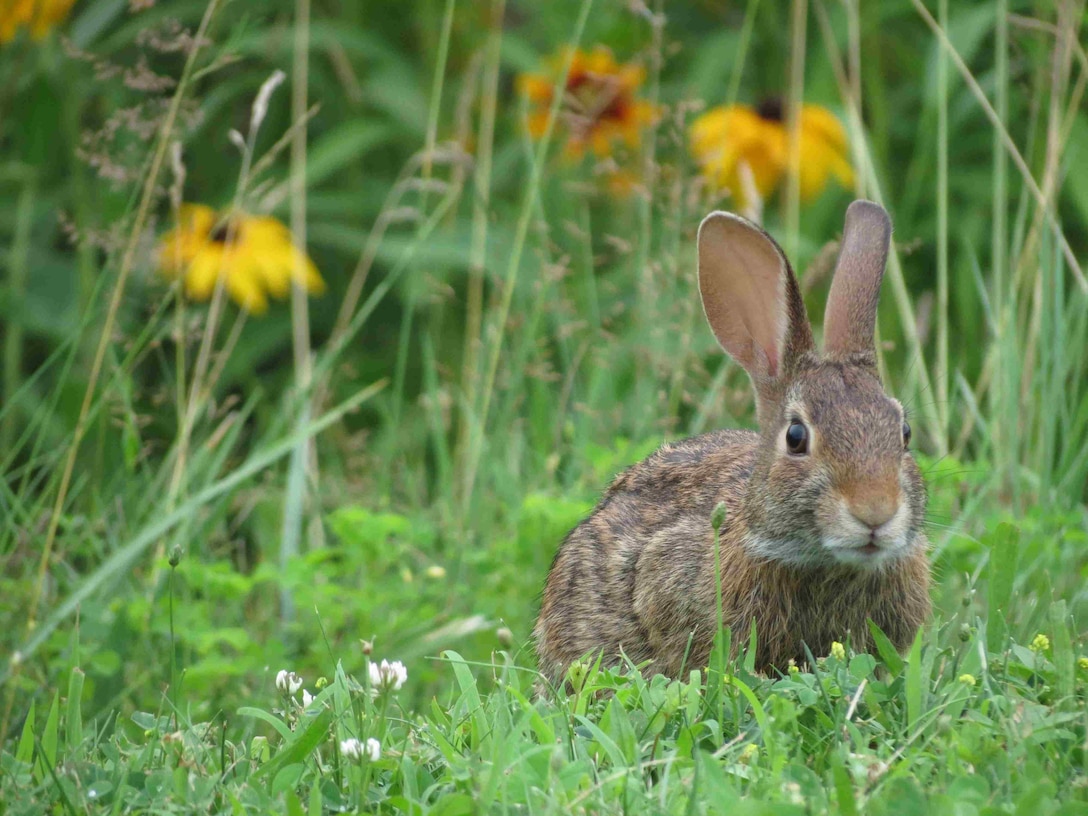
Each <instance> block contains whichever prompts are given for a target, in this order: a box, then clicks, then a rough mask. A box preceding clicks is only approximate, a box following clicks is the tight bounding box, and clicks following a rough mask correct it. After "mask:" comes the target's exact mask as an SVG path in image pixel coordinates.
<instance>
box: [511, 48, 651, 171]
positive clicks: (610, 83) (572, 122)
mask: <svg viewBox="0 0 1088 816" xmlns="http://www.w3.org/2000/svg"><path fill="white" fill-rule="evenodd" d="M568 56H570V59H571V66H570V73H569V74H568V75H567V82H566V85H565V86H564V90H563V99H562V102H561V104H560V107H559V122H558V123H559V124H560V125H561V126H562V127H563V129H564V130H565V132H566V138H567V141H566V145H565V153H566V154H567V156H569V157H572V158H578V157H580V156H582V155H584V154H585V151H586V148H589V149H591V150H592V151H593V153H594V154H596V155H597V156H608V155H611V153H612V150H613V148H614V147H615V146H616V144H617V143H621V144H625V145H627V146H628V147H631V148H634V147H638V145H639V142H640V140H641V131H642V126H643V125H645V124H647V123H648V122H650V121H652V120H653V117H654V108H653V106H652V105H651V104H650V103H648V102H645V101H643V100H640V99H637V98H636V96H635V94H636V92H637V91H638V89H639V87H641V85H642V83H643V81H644V80H645V78H646V72H645V71H644V70H643V69H642V68H641V67H639V66H638V65H634V64H631V63H627V64H623V65H621V64H619V63H617V62H616V58H615V57H614V56H613V55H612V52H611V51H610V50H609V49H608V48H606V47H605V46H603V45H598V46H596V47H595V48H594V49H593V50H592V51H588V52H587V51H581V50H575V51H574V53H573V55H571V54H570V52H569V51H563V52H560V53H559V54H558V55H556V56H555V57H553V58H552V60H551V63H552V64H551V68H550V70H549V71H548V72H546V73H542V74H522V75H521V76H519V77H518V90H519V91H521V93H522V94H523V95H524V96H525V97H526V98H527V99H528V100H529V102H530V104H531V105H532V110H531V111H530V112H529V120H528V128H529V135H530V136H532V137H533V138H534V139H538V138H540V137H541V136H543V135H544V131H545V129H546V128H547V124H548V112H549V110H550V109H551V105H552V99H553V94H554V92H555V86H556V83H557V82H558V81H559V79H560V77H561V76H562V71H563V66H564V65H566V60H567V57H568Z"/></svg>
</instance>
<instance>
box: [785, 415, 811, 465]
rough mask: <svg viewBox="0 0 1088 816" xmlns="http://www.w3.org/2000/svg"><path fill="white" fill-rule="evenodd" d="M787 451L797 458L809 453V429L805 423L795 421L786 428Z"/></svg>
mask: <svg viewBox="0 0 1088 816" xmlns="http://www.w3.org/2000/svg"><path fill="white" fill-rule="evenodd" d="M786 450H788V451H789V452H790V453H792V454H794V455H796V456H800V455H802V454H805V453H808V428H806V427H805V423H803V422H800V421H798V420H796V419H795V420H793V422H791V423H790V425H789V427H788V428H786Z"/></svg>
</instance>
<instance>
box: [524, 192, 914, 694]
mask: <svg viewBox="0 0 1088 816" xmlns="http://www.w3.org/2000/svg"><path fill="white" fill-rule="evenodd" d="M712 219H718V220H717V221H714V222H712ZM851 219H853V223H852V220H851ZM708 224H709V225H710V227H709V228H708V226H707V225H708ZM708 229H711V230H716V231H717V232H711V233H709V234H708V233H707V230H708ZM889 233H890V227H888V226H887V221H886V216H884V214H883V211H882V210H879V208H876V206H875V205H872V204H868V203H867V202H866V203H863V204H861V205H859V204H855V205H853V206H852V207H851V210H850V212H849V213H848V217H847V229H846V231H845V235H844V246H843V249H842V253H841V256H840V262H839V267H838V270H837V272H836V280H835V283H834V284H833V288H832V293H831V296H830V297H829V304H828V319H827V320H826V321H825V347H824V353H823V354H822V355H821V354H819V353H817V352H816V350H815V348H814V343H813V340H812V334H811V330H810V329H809V326H808V321H807V317H806V316H805V311H804V304H803V302H802V301H801V298H800V293H799V290H798V289H797V286H796V281H795V279H794V277H793V273H792V271H791V270H790V269H789V266H788V264H786V262H785V259H784V257H782V255H781V250H779V249H778V247H777V245H776V244H775V243H774V242H773V241H772V240H771V239H770V237H769V236H767V235H766V234H765V233H763V232H762V231H761V230H759V229H758V228H757V227H755V226H753V225H751V224H748V223H747V222H744V221H743V220H741V219H738V218H736V217H735V216H725V215H723V214H713V215H711V216H709V217H708V219H707V221H706V222H704V227H703V228H702V229H701V231H700V285H701V289H702V291H703V299H704V307H705V308H706V312H707V316H708V319H709V321H710V323H711V326H712V328H714V331H715V334H717V335H718V338H719V340H720V341H721V342H722V345H723V346H724V347H725V348H726V350H727V351H729V352H730V353H731V354H732V355H733V356H734V357H735V358H736V359H737V360H738V362H740V363H741V364H742V365H743V366H744V367H745V368H746V369H747V370H748V372H749V374H750V375H751V376H752V380H753V383H754V385H755V389H756V395H757V407H758V409H759V410H758V414H759V420H760V425H761V428H762V431H761V432H760V433H758V434H757V433H753V432H748V431H718V432H714V433H709V434H704V435H702V436H698V437H695V438H692V439H686V440H683V441H680V442H676V443H673V444H667V445H665V446H663V447H662V448H660V449H659V450H658V451H657V452H656V453H654V454H653V455H652V456H650V457H649V458H648V459H646V460H645V461H643V462H641V463H639V464H637V465H635V466H634V467H632V468H630V469H628V470H627V471H625V472H624V473H622V474H621V475H620V476H619V477H617V478H616V480H615V481H614V482H613V484H612V485H611V487H610V488H609V489H608V491H607V493H606V495H605V496H604V498H603V500H602V501H601V503H600V504H599V505H598V507H597V508H596V510H595V511H594V512H593V514H592V515H591V516H590V517H589V518H588V519H586V520H585V521H584V522H582V524H580V525H579V526H578V527H577V528H575V530H574V531H572V532H571V534H570V535H569V536H568V537H567V539H566V541H565V542H564V543H563V545H562V547H561V549H560V551H559V553H558V555H557V556H556V558H555V561H554V563H553V565H552V569H551V573H550V575H549V577H548V582H547V585H546V587H545V591H544V597H543V603H542V607H541V611H540V618H539V620H538V622H537V626H536V630H535V636H536V641H537V653H538V657H539V664H540V669H541V671H542V672H543V673H544V675H545V677H546V678H547V679H548V680H549V681H550V682H552V683H555V684H559V683H561V682H562V680H563V677H564V675H565V672H566V670H567V668H568V667H569V666H570V664H571V663H572V662H574V661H575V660H577V659H579V658H581V657H583V656H585V655H594V654H599V653H603V655H604V658H605V660H606V662H608V663H616V662H618V661H619V660H620V658H621V655H626V656H627V657H628V658H630V659H631V660H632V661H633V662H634V663H636V664H640V663H643V662H647V661H648V662H649V667H648V669H647V670H648V671H650V672H660V673H663V674H666V675H669V676H678V675H679V674H680V673H681V671H683V670H685V669H686V668H696V667H701V666H705V665H706V662H707V659H708V656H709V653H710V648H711V644H712V642H713V637H714V632H715V628H716V624H717V621H716V617H717V616H716V581H715V578H714V558H715V554H714V533H713V530H712V528H711V522H710V518H711V514H712V512H713V510H714V508H715V506H716V505H717V504H718V503H719V502H722V503H724V504H725V507H726V511H727V513H726V520H725V522H724V524H723V526H722V530H721V536H720V558H721V588H722V607H723V617H724V623H725V625H727V626H730V627H731V628H732V629H733V631H734V633H736V634H737V635H738V636H739V637H744V636H745V635H746V633H747V631H748V628H749V626H750V625H751V622H752V621H753V620H754V621H755V623H756V628H757V632H758V651H757V654H756V665H757V668H758V669H759V670H761V671H766V670H769V669H772V668H778V669H785V667H786V665H787V663H788V662H789V661H790V660H795V661H797V662H798V663H800V662H803V661H804V660H805V651H804V646H805V645H807V646H808V647H809V649H811V651H812V652H813V653H814V654H816V655H823V654H827V653H828V651H829V649H830V646H831V642H832V641H833V640H840V641H842V640H845V639H846V638H847V637H849V638H850V639H851V641H852V642H853V643H854V645H855V646H856V647H857V648H868V647H869V646H870V645H871V643H870V636H869V628H868V626H867V620H869V619H872V620H873V621H875V622H876V624H877V625H878V626H879V627H880V628H881V629H882V630H883V631H884V632H885V633H886V634H887V635H888V637H889V638H890V639H891V641H892V643H894V644H895V645H896V646H897V647H898V648H900V649H903V648H905V647H907V646H908V645H909V643H910V641H911V639H912V638H913V637H914V634H915V633H916V631H917V630H918V627H919V626H920V625H921V624H922V623H923V622H924V620H925V618H926V617H927V615H928V613H929V563H928V558H927V556H926V541H925V536H924V531H923V529H922V520H923V518H924V514H925V489H924V486H923V483H922V479H921V475H920V474H919V472H918V468H917V466H916V464H915V463H914V460H913V458H912V457H911V456H910V454H909V453H908V452H906V450H905V445H904V437H903V430H902V409H901V407H900V406H899V404H898V403H897V402H895V401H894V400H892V399H890V398H889V397H887V396H886V395H885V393H884V391H883V388H882V386H881V383H880V379H879V376H878V374H877V370H876V365H875V359H876V358H875V352H874V349H873V346H872V344H873V339H872V338H873V326H874V323H875V311H876V298H877V296H878V293H879V284H880V276H881V275H882V274H883V268H884V259H885V254H884V253H886V250H887V242H888V240H889ZM723 253H724V254H723ZM769 263H770V264H778V265H779V266H777V267H773V268H772V267H768V266H767V264H769ZM753 280H754V281H755V283H753ZM772 288H773V292H772V293H771V294H769V295H768V294H767V292H768V290H770V289H772ZM772 301H773V302H772ZM768 304H770V305H768ZM761 309H762V310H763V312H764V313H763V314H761V313H760V310H761ZM761 319H762V320H765V321H775V320H777V321H779V323H781V324H782V325H783V326H784V328H782V329H780V330H778V331H775V330H773V329H772V330H765V329H764V326H765V325H766V324H765V323H760V322H759V321H760V320H761ZM775 325H778V324H775ZM798 421H803V422H804V424H805V426H806V428H809V433H810V434H811V441H810V445H811V449H810V450H809V451H808V452H807V453H806V455H802V456H795V455H793V454H791V453H787V451H786V450H785V448H784V444H785V443H784V442H783V431H784V429H785V428H786V427H787V426H788V424H789V423H790V422H798ZM844 519H845V520H844ZM867 542H868V543H867ZM735 639H736V638H735Z"/></svg>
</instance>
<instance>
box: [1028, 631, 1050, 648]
mask: <svg viewBox="0 0 1088 816" xmlns="http://www.w3.org/2000/svg"><path fill="white" fill-rule="evenodd" d="M1049 648H1050V638H1048V637H1047V636H1046V635H1044V634H1038V635H1036V636H1035V638H1034V640H1032V641H1031V650H1032V651H1033V652H1045V651H1046V650H1047V649H1049Z"/></svg>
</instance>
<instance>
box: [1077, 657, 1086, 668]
mask: <svg viewBox="0 0 1088 816" xmlns="http://www.w3.org/2000/svg"><path fill="white" fill-rule="evenodd" d="M1077 668H1078V669H1082V670H1083V671H1088V657H1078V658H1077Z"/></svg>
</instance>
